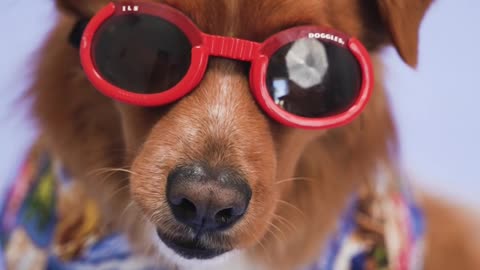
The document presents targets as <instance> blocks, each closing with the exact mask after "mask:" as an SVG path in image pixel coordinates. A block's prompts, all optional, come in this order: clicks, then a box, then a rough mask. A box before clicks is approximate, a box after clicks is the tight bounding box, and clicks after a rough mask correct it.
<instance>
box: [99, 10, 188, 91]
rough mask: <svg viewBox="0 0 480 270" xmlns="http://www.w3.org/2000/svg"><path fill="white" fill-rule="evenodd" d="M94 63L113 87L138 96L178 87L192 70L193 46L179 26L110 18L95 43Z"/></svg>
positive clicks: (137, 18)
mask: <svg viewBox="0 0 480 270" xmlns="http://www.w3.org/2000/svg"><path fill="white" fill-rule="evenodd" d="M93 46H94V52H93V55H94V61H95V65H96V67H97V69H98V70H99V72H100V74H101V75H102V76H103V77H104V78H105V79H106V80H107V81H109V82H110V83H111V84H113V85H115V86H118V87H120V88H122V89H125V90H127V91H131V92H136V93H158V92H162V91H165V90H168V89H170V88H171V87H172V86H174V85H176V84H177V83H178V82H179V81H180V80H181V79H182V78H183V77H184V76H185V74H186V73H187V71H188V68H189V66H190V58H191V44H190V42H189V40H188V39H187V37H186V36H185V34H184V33H183V32H181V31H180V30H179V29H178V28H177V27H176V26H175V25H173V24H171V23H169V22H167V21H164V20H162V19H160V18H157V17H154V16H150V15H133V14H129V15H122V16H116V17H112V18H110V19H109V20H108V21H107V22H106V23H105V24H104V25H102V26H101V27H100V29H99V31H98V32H97V34H96V36H95V39H94V43H93Z"/></svg>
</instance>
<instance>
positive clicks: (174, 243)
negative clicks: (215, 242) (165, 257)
mask: <svg viewBox="0 0 480 270" xmlns="http://www.w3.org/2000/svg"><path fill="white" fill-rule="evenodd" d="M157 234H158V237H159V238H160V239H161V241H162V242H163V243H164V244H165V245H167V247H169V248H171V249H173V250H174V251H175V252H176V253H178V254H179V255H181V256H182V257H184V258H186V259H201V260H207V259H212V258H214V257H217V256H219V255H222V254H223V253H226V252H228V251H230V249H226V248H223V247H222V248H207V247H205V246H203V245H202V244H201V243H200V242H198V241H185V240H181V239H173V238H170V237H167V236H166V235H165V234H163V233H162V232H161V231H160V230H157Z"/></svg>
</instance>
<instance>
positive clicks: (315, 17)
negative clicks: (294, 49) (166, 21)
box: [156, 0, 361, 40]
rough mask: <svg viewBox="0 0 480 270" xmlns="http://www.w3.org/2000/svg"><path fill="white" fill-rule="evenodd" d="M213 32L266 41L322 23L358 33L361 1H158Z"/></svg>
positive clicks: (208, 31) (351, 32)
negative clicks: (288, 30) (289, 30)
mask: <svg viewBox="0 0 480 270" xmlns="http://www.w3.org/2000/svg"><path fill="white" fill-rule="evenodd" d="M156 1H157V2H163V3H165V4H168V5H171V6H173V7H175V8H177V9H179V10H181V11H182V12H183V13H185V14H186V15H187V16H188V17H190V18H191V19H192V20H193V21H194V22H195V23H196V24H197V25H198V26H199V28H200V29H202V31H205V32H207V33H211V34H218V35H229V36H237V37H242V38H248V39H252V40H263V39H265V38H266V37H268V36H269V35H271V34H273V33H275V32H278V31H280V30H283V29H286V28H288V27H291V26H296V25H308V24H314V25H322V26H329V27H334V28H338V29H339V30H343V31H345V32H347V33H350V34H352V35H355V33H356V30H357V29H356V28H359V26H358V25H359V24H358V22H359V21H360V19H361V16H359V12H358V11H359V5H360V3H361V1H359V0H261V1H259V0H156Z"/></svg>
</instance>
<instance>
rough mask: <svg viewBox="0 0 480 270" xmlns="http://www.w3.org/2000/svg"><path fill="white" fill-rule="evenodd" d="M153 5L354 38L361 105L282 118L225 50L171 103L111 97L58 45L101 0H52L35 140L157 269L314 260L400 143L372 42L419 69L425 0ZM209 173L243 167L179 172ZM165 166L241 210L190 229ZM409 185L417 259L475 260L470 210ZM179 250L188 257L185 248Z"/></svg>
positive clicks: (435, 268)
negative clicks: (204, 228)
mask: <svg viewBox="0 0 480 270" xmlns="http://www.w3.org/2000/svg"><path fill="white" fill-rule="evenodd" d="M150 2H151V1H150ZM158 2H160V1H158ZM161 2H162V3H164V4H166V5H169V6H171V7H174V8H175V9H177V10H179V11H180V12H182V13H184V14H186V15H187V16H188V17H189V18H190V19H191V20H192V21H193V22H194V23H195V24H196V25H197V26H198V27H199V28H200V29H201V30H202V31H204V32H206V33H209V34H215V35H223V36H233V37H238V38H242V39H247V40H251V41H257V42H261V41H263V40H265V39H266V38H268V37H269V36H271V35H272V34H274V33H277V32H279V31H281V30H283V29H287V28H289V27H293V26H298V25H305V24H308V25H318V26H327V27H330V28H333V29H336V30H338V31H341V32H343V33H347V34H349V35H351V36H354V37H356V38H358V39H359V40H360V41H361V42H362V43H363V44H364V46H365V47H366V48H367V50H368V51H369V53H370V55H371V57H372V58H373V62H374V71H375V78H376V79H375V81H374V91H373V95H372V97H371V99H370V102H369V103H368V105H367V106H366V108H365V110H364V111H363V112H362V114H361V115H360V116H359V117H357V118H356V119H355V120H354V121H352V122H351V123H349V124H348V125H345V126H342V127H338V128H334V129H327V130H321V131H312V130H303V129H295V128H289V127H285V126H283V125H280V124H278V123H276V122H275V121H273V120H272V119H270V118H269V117H268V116H267V115H265V114H264V113H263V112H262V111H261V110H260V108H258V106H257V105H256V103H255V101H254V99H253V97H252V95H251V93H250V90H249V84H248V75H247V73H246V72H248V68H249V67H248V66H245V65H244V64H242V63H239V62H236V61H231V60H226V59H220V58H215V59H211V60H210V61H209V64H208V68H207V71H206V73H205V76H204V77H203V79H202V80H201V82H200V84H199V85H198V86H197V87H196V88H195V90H194V91H192V92H191V93H190V94H189V95H188V96H185V97H184V98H182V99H180V100H178V101H177V102H175V103H172V104H169V105H165V106H160V107H149V108H145V107H139V106H133V105H128V104H125V103H121V102H115V101H113V100H112V99H110V98H107V97H105V96H103V95H101V94H100V93H99V92H98V91H97V90H96V89H95V88H94V87H93V86H92V84H91V83H90V82H89V81H88V80H87V78H86V76H85V74H84V72H83V71H82V68H81V64H80V59H79V53H78V50H77V49H75V48H73V47H72V46H70V45H69V44H68V42H67V40H68V36H69V34H70V33H71V30H72V28H73V27H74V24H75V23H76V21H77V20H78V19H80V18H90V17H92V16H94V15H95V13H96V12H97V11H98V10H100V8H102V7H103V6H105V5H106V4H107V3H108V1H106V0H82V1H77V0H56V4H57V7H58V9H59V10H60V11H61V16H60V17H59V19H58V23H57V25H56V27H55V29H54V30H53V31H52V32H51V34H50V36H49V38H48V39H47V41H46V42H45V45H44V46H43V48H42V49H41V50H40V53H39V59H38V65H37V67H36V73H35V74H36V75H35V78H34V83H33V85H32V87H31V91H30V94H31V97H32V100H33V105H32V114H33V116H34V117H35V119H36V121H37V122H38V126H39V129H40V131H41V138H40V139H39V145H41V147H42V148H43V149H46V151H48V152H49V153H51V155H52V156H54V157H55V158H56V160H59V161H61V163H62V164H63V166H64V167H65V168H66V169H67V170H68V172H69V174H71V175H72V177H73V178H74V179H75V181H77V182H78V183H80V184H81V185H82V186H83V188H84V189H85V190H86V192H87V193H88V194H89V196H91V198H93V199H94V200H95V202H96V203H97V204H98V207H99V209H100V210H99V211H100V213H101V219H102V221H101V224H102V231H120V232H122V234H124V235H127V236H128V239H129V241H130V243H131V245H132V247H133V249H134V250H135V252H136V253H138V254H143V255H145V256H147V257H149V258H155V264H156V265H157V266H159V267H167V268H166V269H177V268H179V269H280V270H283V269H285V270H287V269H298V268H299V267H302V266H304V265H308V264H311V263H314V262H315V261H316V260H317V259H318V257H319V254H322V253H325V252H326V251H325V250H324V247H325V243H326V242H327V241H328V239H329V236H330V235H331V234H332V232H333V231H334V230H335V226H336V224H337V222H338V220H339V219H340V216H341V215H342V213H343V211H344V210H345V209H346V208H347V207H348V202H349V198H351V194H353V193H356V192H358V191H359V190H361V187H362V186H364V185H369V184H373V181H374V180H372V179H375V174H376V172H377V171H378V167H379V164H380V165H381V164H384V165H385V166H386V167H387V168H393V167H395V166H394V164H395V159H396V153H397V152H396V149H397V146H398V140H397V138H396V132H395V126H394V122H393V120H392V115H391V112H390V109H389V104H388V100H387V97H386V94H385V91H384V85H383V82H382V64H381V60H380V57H379V56H378V53H379V52H380V50H381V49H382V48H383V47H385V46H388V45H393V46H394V47H395V48H396V50H397V51H398V53H399V55H400V56H401V58H402V59H403V60H404V62H405V63H406V64H408V65H409V66H412V67H414V66H415V65H416V64H417V46H418V45H417V43H418V33H419V27H420V24H421V21H422V18H423V16H424V14H425V12H426V11H427V10H428V8H429V6H430V4H431V2H432V1H430V0H404V1H392V0H373V1H360V0H297V1H291V0H263V1H253V0H231V1H207V0H188V1H186V0H185V1H184V0H164V1H161ZM246 70H247V71H246ZM208 170H213V171H215V170H217V171H216V173H217V174H222V175H227V177H229V178H230V179H232V178H241V180H239V181H237V182H241V183H242V184H239V185H236V186H235V185H233V186H234V187H231V186H230V187H227V188H225V187H224V186H220V185H219V184H218V183H216V182H212V183H207V184H205V183H204V182H198V181H190V182H189V183H186V182H185V181H184V180H182V178H188V177H192V175H193V176H195V175H196V174H198V173H204V171H208ZM391 171H392V172H393V174H394V175H397V174H399V173H398V171H397V170H391ZM172 175H174V176H175V177H177V178H179V179H180V180H178V181H180V182H181V181H184V182H183V183H184V185H183V186H182V185H181V186H175V185H174V187H173V188H175V189H180V190H181V191H182V189H185V186H188V191H185V192H187V193H188V196H190V197H191V198H193V199H192V200H193V201H195V200H196V201H200V203H202V202H205V201H210V202H212V200H213V202H214V203H215V202H218V203H221V201H222V198H223V199H225V198H226V199H229V198H231V197H232V196H234V195H231V193H232V192H233V193H235V194H237V195H235V196H236V197H235V196H234V197H235V200H237V201H238V200H239V201H240V204H241V205H243V206H242V207H243V208H245V205H248V211H245V212H244V213H242V214H243V215H241V217H240V218H239V220H238V221H236V222H235V224H234V225H233V226H232V227H230V228H229V229H227V230H223V231H222V232H219V229H218V228H217V227H216V226H213V229H212V232H210V233H208V234H204V235H200V236H198V235H194V234H193V233H191V231H190V230H188V229H186V226H185V225H184V224H182V223H185V221H180V220H178V219H176V218H175V217H174V213H173V212H174V211H178V210H174V209H173V208H172V207H171V206H170V205H169V204H168V203H167V201H168V198H167V197H168V196H167V193H168V192H169V190H168V189H171V188H172V186H171V184H170V186H169V184H168V183H167V182H169V181H171V180H169V177H172ZM167 186H169V187H167ZM232 190H233V191H232ZM183 191H184V190H183ZM183 191H182V192H183ZM229 194H230V195H229ZM416 194H417V195H416V198H417V200H418V201H419V204H420V206H421V208H422V209H423V211H424V213H425V219H426V228H425V232H426V233H425V240H424V241H425V249H424V250H425V252H424V254H423V256H422V257H423V262H424V264H423V265H424V268H423V269H427V270H442V269H445V270H447V269H448V270H451V269H465V270H467V269H468V270H470V269H471V270H473V269H480V258H479V257H478V256H476V255H478V252H479V250H480V248H479V247H478V243H480V241H478V240H477V241H475V240H474V238H475V237H477V236H478V235H476V234H475V231H474V228H473V222H472V221H471V220H469V217H470V216H471V215H470V214H468V213H466V212H465V211H463V210H461V209H460V208H457V207H454V206H451V205H450V204H448V203H446V202H444V201H443V200H441V199H438V198H436V197H434V196H431V195H428V194H424V193H416ZM83 203H85V201H78V205H80V206H82V204H83ZM195 206H198V205H194V207H195ZM188 207H189V206H188V205H185V206H184V208H188ZM242 207H240V208H242ZM190 208H191V206H190ZM197 208H198V207H197ZM180 211H187V210H185V209H184V210H180ZM67 212H68V211H67ZM80 212H81V211H80ZM241 212H243V210H241ZM229 215H230V216H231V213H230V214H229V213H225V216H224V217H223V218H224V219H228V218H230V216H229ZM185 249H188V252H190V253H191V254H190V255H192V254H193V255H192V256H193V257H194V258H191V257H192V256H190V258H189V256H185V254H184V253H185ZM170 267H171V268H170ZM336 269H351V268H336ZM362 269H377V268H367V267H366V268H362ZM392 269H393V268H392ZM402 269H407V268H402Z"/></svg>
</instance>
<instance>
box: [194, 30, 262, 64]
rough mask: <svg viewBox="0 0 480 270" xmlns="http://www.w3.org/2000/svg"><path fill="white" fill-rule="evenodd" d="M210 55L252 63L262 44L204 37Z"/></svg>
mask: <svg viewBox="0 0 480 270" xmlns="http://www.w3.org/2000/svg"><path fill="white" fill-rule="evenodd" d="M203 41H204V44H205V46H206V47H207V48H208V50H209V52H210V55H212V56H218V57H223V58H229V59H234V60H240V61H252V60H253V57H254V55H255V53H256V52H257V50H258V48H259V47H260V43H257V42H254V41H249V40H245V39H239V38H234V37H222V36H214V35H207V34H205V35H204V36H203Z"/></svg>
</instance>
